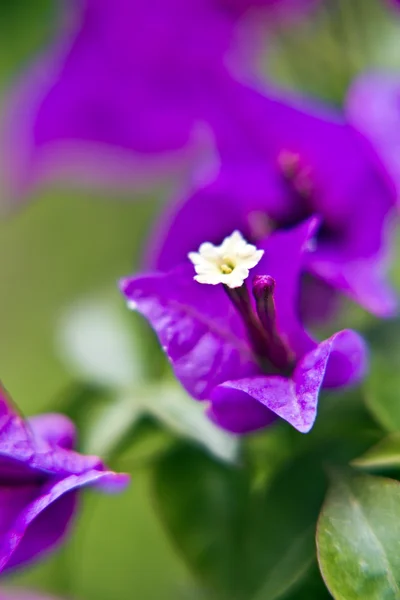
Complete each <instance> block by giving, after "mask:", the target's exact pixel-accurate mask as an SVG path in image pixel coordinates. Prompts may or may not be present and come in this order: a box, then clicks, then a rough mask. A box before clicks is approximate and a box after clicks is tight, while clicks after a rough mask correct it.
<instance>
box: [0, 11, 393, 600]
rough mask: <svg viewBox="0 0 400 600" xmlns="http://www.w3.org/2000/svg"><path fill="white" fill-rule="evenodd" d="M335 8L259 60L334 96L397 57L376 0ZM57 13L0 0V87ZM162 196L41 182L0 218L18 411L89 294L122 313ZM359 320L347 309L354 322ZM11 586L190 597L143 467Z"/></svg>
mask: <svg viewBox="0 0 400 600" xmlns="http://www.w3.org/2000/svg"><path fill="white" fill-rule="evenodd" d="M328 4H329V2H328ZM342 4H343V5H344V6H345V5H351V6H352V8H351V10H344V11H343V14H342V15H341V17H340V18H341V19H345V21H342V22H341V23H339V24H338V22H337V19H336V20H335V21H334V22H332V18H331V15H330V14H329V10H328V11H326V10H325V9H323V10H321V11H320V12H319V13H318V14H317V16H316V17H315V18H314V19H312V20H311V21H309V22H307V23H304V24H298V26H297V28H296V29H295V30H294V29H293V28H291V29H290V30H289V29H287V28H285V29H283V28H282V29H280V30H279V31H278V32H276V33H275V35H274V39H273V44H272V46H271V47H270V52H269V55H268V57H267V58H266V59H265V61H264V63H265V64H264V67H265V65H267V67H268V70H269V73H270V74H272V75H273V77H274V78H275V79H276V80H277V81H279V82H280V83H282V84H284V85H289V86H290V87H297V88H300V89H302V90H304V91H307V92H310V93H314V94H317V95H319V96H321V97H322V98H324V99H327V100H330V101H332V102H334V103H340V102H341V100H342V98H343V95H344V92H345V89H346V87H347V85H348V83H349V82H350V81H351V79H352V77H353V76H354V75H355V74H356V73H357V72H359V71H361V70H362V69H363V68H364V67H366V66H388V67H396V66H398V65H400V36H399V33H400V29H399V26H398V23H395V22H393V19H391V18H390V17H389V16H388V14H387V13H386V11H385V10H384V8H383V2H380V1H379V0H344V1H342ZM360 15H361V16H360ZM55 21H56V2H51V1H50V0H33V1H31V2H26V0H1V1H0V85H1V93H2V95H4V94H5V93H6V91H7V89H8V86H10V85H11V84H12V82H13V80H14V78H15V77H17V76H18V74H20V73H21V71H22V70H23V68H24V67H25V66H26V65H28V64H29V62H30V61H31V60H32V59H33V58H34V56H35V53H36V52H37V51H39V50H40V49H41V48H43V47H45V46H46V44H48V43H49V41H50V40H51V39H52V36H54V34H55ZM343 35H344V36H345V37H343ZM0 193H1V192H0ZM167 195H168V193H167V192H166V190H158V191H157V190H155V191H154V192H153V193H149V194H147V195H146V194H141V195H140V196H137V195H135V194H134V193H131V194H128V193H124V194H121V193H118V192H114V193H110V194H108V195H107V196H106V195H105V194H96V193H94V192H91V193H89V192H82V191H71V190H65V189H64V190H61V189H56V188H53V189H47V190H46V191H44V192H43V193H40V194H38V195H37V197H35V198H33V199H32V201H31V202H30V203H28V204H27V205H26V206H25V207H23V208H21V209H20V210H18V211H17V212H15V213H14V214H12V215H10V216H8V217H7V218H6V219H3V221H2V222H1V223H0V280H1V282H2V293H1V295H0V320H1V338H0V366H1V378H2V380H3V382H4V385H5V386H6V388H7V389H8V391H9V392H10V395H11V396H12V397H13V398H14V399H15V401H16V402H17V403H18V405H19V407H20V409H21V410H22V411H23V413H25V414H32V413H36V412H39V411H42V410H46V409H48V408H49V407H51V408H52V410H55V409H57V407H58V406H59V407H60V408H62V399H63V398H64V396H65V393H66V391H68V390H69V389H70V388H71V386H72V385H73V383H74V382H75V381H76V380H77V377H76V376H74V374H73V372H72V371H71V369H68V368H67V367H66V365H65V363H64V361H63V360H62V359H61V357H60V353H59V351H58V350H57V347H56V337H57V334H56V332H57V328H58V327H59V323H60V318H61V316H62V315H63V314H64V312H65V310H66V309H67V308H68V307H69V306H70V304H71V303H73V302H75V301H77V300H80V299H81V298H84V297H85V296H86V295H88V294H91V295H92V296H93V294H96V293H97V292H99V293H100V292H101V293H107V294H108V295H109V297H110V298H111V302H112V303H114V304H115V305H116V306H120V307H121V310H123V306H124V303H123V300H122V299H121V298H120V297H119V292H118V290H117V286H116V282H117V281H118V279H119V278H120V277H121V276H122V275H125V274H127V273H129V272H132V271H133V270H134V269H135V266H136V265H137V264H138V260H139V256H140V250H141V247H142V243H143V241H144V238H145V235H146V232H147V231H148V229H149V227H150V225H151V223H152V219H153V218H154V216H155V215H156V214H157V210H158V209H159V207H160V205H161V203H162V202H163V201H165V198H166V196H167ZM399 273H400V269H399ZM399 273H396V272H395V273H394V277H395V279H397V280H398V279H399V278H400V275H399ZM364 317H365V316H364V315H362V316H360V315H359V314H357V318H359V319H360V322H361V323H363V324H364ZM368 324H369V320H368ZM194 510H195V507H194ZM10 583H13V584H14V583H15V584H18V585H24V586H27V587H36V588H37V589H43V590H49V591H54V592H56V593H60V594H71V595H72V596H73V597H76V598H77V599H81V600H103V599H104V600H109V599H110V598H112V599H116V600H128V599H131V598H133V597H135V598H139V599H144V600H146V599H149V600H152V599H153V598H154V599H156V598H166V599H168V598H173V599H175V598H176V599H180V598H182V599H190V598H193V599H195V598H200V595H199V592H198V591H196V586H195V584H194V582H193V580H192V578H191V576H190V574H189V572H188V570H187V569H186V567H185V565H184V563H183V561H182V560H181V559H180V557H179V556H178V555H177V553H176V552H175V551H174V548H173V545H172V544H171V542H170V541H169V539H167V536H166V534H165V533H164V531H163V529H162V525H161V523H160V521H159V519H158V517H157V515H156V512H155V510H154V507H153V503H152V496H151V493H150V485H149V472H148V469H147V468H146V464H145V463H144V465H143V466H140V465H139V466H138V468H137V469H135V471H134V473H133V476H132V485H131V487H130V488H129V490H128V492H127V493H125V494H123V495H121V496H118V497H99V496H97V495H95V494H91V493H87V494H86V495H85V498H84V502H83V510H82V512H81V514H80V516H79V519H78V523H77V524H76V527H75V528H74V533H73V535H72V537H71V540H70V542H69V544H68V545H67V546H66V547H65V548H64V549H62V550H61V551H60V552H58V553H57V554H55V555H54V556H52V557H51V558H50V559H49V560H47V561H46V562H44V563H42V564H41V565H39V566H35V567H33V568H31V569H29V570H28V571H27V572H25V573H23V574H18V575H15V576H13V577H12V578H11V580H10ZM266 600H267V599H266Z"/></svg>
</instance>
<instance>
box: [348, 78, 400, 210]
mask: <svg viewBox="0 0 400 600" xmlns="http://www.w3.org/2000/svg"><path fill="white" fill-rule="evenodd" d="M347 112H348V115H349V119H350V120H351V122H352V123H353V124H354V126H355V127H357V128H358V129H359V130H360V131H361V132H362V133H363V134H364V135H365V136H366V137H367V138H368V139H369V140H370V141H371V143H372V144H373V145H374V147H375V149H376V151H377V153H378V155H379V157H380V159H381V160H382V162H383V163H384V165H385V167H386V169H387V171H388V172H389V174H390V175H391V177H392V179H393V182H394V185H395V186H396V190H397V199H399V198H400V158H399V156H400V77H399V76H398V75H396V74H395V73H385V72H374V73H366V74H364V75H362V76H360V77H359V78H358V79H356V80H355V81H354V82H353V84H352V86H351V88H350V93H349V96H348V101H347Z"/></svg>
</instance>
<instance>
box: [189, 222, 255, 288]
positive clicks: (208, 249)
mask: <svg viewBox="0 0 400 600" xmlns="http://www.w3.org/2000/svg"><path fill="white" fill-rule="evenodd" d="M263 254H264V250H257V248H256V247H255V246H253V245H252V244H248V243H247V241H246V240H245V239H244V237H243V236H242V234H241V233H240V232H239V231H234V232H233V233H232V234H231V235H230V236H228V237H226V238H225V239H224V241H223V242H222V244H221V245H220V246H214V244H210V243H209V242H205V243H204V244H201V246H200V248H199V250H198V252H190V253H189V254H188V258H189V260H190V261H191V262H192V263H193V265H194V269H195V271H196V274H195V276H194V279H195V280H196V281H197V282H198V283H206V284H209V285H216V284H218V283H223V284H224V285H226V286H228V287H229V288H232V289H233V288H238V287H240V286H241V285H243V282H244V281H245V280H246V279H247V277H248V276H249V271H250V269H252V268H253V267H255V266H256V265H257V264H258V263H259V262H260V260H261V257H262V255H263Z"/></svg>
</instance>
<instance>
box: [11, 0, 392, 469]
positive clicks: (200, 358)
mask: <svg viewBox="0 0 400 600" xmlns="http://www.w3.org/2000/svg"><path fill="white" fill-rule="evenodd" d="M313 4H318V3H317V2H316V1H315V2H313V1H312V0H191V1H190V2H187V0H152V1H151V2H149V1H147V0H146V1H145V0H135V1H132V0H117V2H115V0H114V1H113V2H111V1H110V0H81V1H80V2H78V3H74V9H75V10H76V12H77V14H75V19H74V20H73V23H74V26H73V29H74V31H73V35H71V30H70V28H66V27H65V31H66V34H65V39H64V40H62V41H61V42H59V43H58V45H57V48H56V49H55V48H52V49H51V53H49V54H48V56H45V57H43V58H41V59H40V60H39V61H38V63H37V64H36V65H35V67H34V68H33V69H32V70H31V72H30V73H29V74H28V76H27V77H25V78H24V81H23V85H21V86H20V87H19V89H18V90H17V91H16V94H15V96H14V97H13V102H12V110H11V112H10V111H9V112H7V113H6V114H7V123H8V128H7V129H8V131H7V132H6V133H7V135H6V136H5V139H6V140H7V144H8V146H7V147H8V148H14V149H15V148H16V149H17V150H15V151H14V152H10V156H11V157H12V164H10V163H7V164H8V173H9V176H10V182H11V185H12V184H13V183H15V182H18V185H15V186H14V188H13V189H14V191H15V192H16V193H21V191H23V190H24V189H26V188H27V187H29V186H30V185H32V184H33V183H36V182H38V181H40V180H41V179H42V178H44V179H46V178H48V177H49V176H54V175H55V174H57V173H58V174H59V171H60V169H61V171H63V169H64V174H65V173H71V172H74V174H75V175H76V174H77V171H78V172H79V173H78V174H81V175H83V176H84V178H87V179H93V175H94V178H95V179H96V180H97V181H104V176H106V177H107V178H108V176H109V175H110V174H111V175H113V176H114V177H115V176H117V179H118V181H119V182H121V181H126V178H125V175H127V173H128V179H131V180H132V179H133V180H134V182H135V184H136V185H139V184H140V183H141V180H142V178H143V175H144V179H146V177H147V178H148V177H149V174H150V175H151V178H154V177H155V175H156V173H158V171H156V167H157V169H158V167H160V166H161V170H164V171H167V172H170V171H171V169H172V167H173V165H174V164H179V165H182V158H185V160H184V161H183V163H184V164H185V165H186V166H187V161H186V158H187V156H189V155H190V156H191V158H193V156H195V157H196V164H195V166H196V168H194V167H193V170H192V171H191V173H192V177H191V181H192V185H191V186H190V189H186V191H185V193H184V194H183V195H182V196H181V198H180V200H179V201H178V202H175V203H173V204H172V205H171V206H168V207H167V209H166V210H165V211H164V213H163V214H162V215H161V217H160V219H159V222H158V223H157V226H156V228H155V229H154V231H153V234H152V236H151V240H150V242H149V245H148V251H147V254H146V268H148V270H149V271H150V273H149V274H147V275H135V276H133V277H131V278H128V279H125V280H123V281H122V283H121V287H122V291H123V293H124V294H125V296H126V298H127V299H128V303H129V305H130V307H131V308H134V309H135V310H138V311H139V312H140V313H141V314H143V315H144V316H145V317H146V319H147V320H148V321H149V322H150V323H151V325H152V327H153V328H154V330H155V331H156V333H157V335H158V337H159V339H160V342H161V344H162V346H163V348H164V350H165V352H166V353H167V355H168V357H169V360H170V361H171V363H172V365H173V368H174V371H175V374H176V376H177V378H178V379H179V380H180V381H181V382H182V384H183V385H184V386H185V388H186V389H187V390H188V391H189V392H190V394H191V395H192V396H193V397H194V398H196V399H198V400H202V401H206V402H208V403H209V408H208V412H209V415H210V417H211V418H212V419H213V420H214V421H215V422H216V423H218V424H219V425H221V426H222V427H224V428H225V429H228V430H230V431H233V432H238V433H245V432H249V431H252V430H254V429H258V428H261V427H264V426H266V425H268V424H269V423H271V422H272V421H273V420H274V419H276V418H277V417H280V418H282V419H285V420H286V421H288V422H289V423H290V424H292V425H293V426H294V427H295V428H297V429H298V430H299V431H302V432H306V431H309V429H310V428H311V427H312V425H313V423H314V420H315V417H316V412H317V401H318V395H319V391H320V389H321V388H328V387H330V388H339V387H342V386H345V385H348V384H351V383H354V382H357V381H359V380H360V378H361V377H362V376H363V374H364V373H365V370H366V363H367V358H366V354H367V353H366V348H365V344H364V342H363V340H362V339H361V338H360V337H359V336H358V335H357V334H356V333H354V332H353V331H350V330H346V331H340V332H338V333H336V334H334V335H332V336H331V337H330V338H329V339H327V340H325V341H322V342H318V341H316V340H315V339H314V338H313V337H312V336H311V335H310V334H309V333H308V332H307V331H306V325H307V324H308V323H309V322H310V321H312V320H314V321H316V320H317V318H320V317H321V316H322V317H323V318H327V317H329V315H330V313H331V310H332V303H333V302H335V300H336V298H337V297H338V296H340V295H345V296H347V297H348V298H350V299H351V300H352V301H354V302H356V303H358V304H360V305H361V306H362V307H364V308H365V309H366V310H368V311H370V312H371V313H373V314H375V315H377V316H380V317H388V316H391V315H393V314H394V313H395V312H396V310H397V299H396V296H395V294H394V292H393V291H392V289H391V288H390V286H389V285H388V283H387V280H386V269H387V264H388V258H389V252H390V246H391V233H392V231H391V230H392V223H393V215H394V213H395V210H396V203H397V196H398V190H399V187H400V182H399V179H400V168H399V165H398V164H397V163H398V157H397V154H398V153H397V145H398V141H397V135H398V131H397V129H398V128H397V127H396V126H397V124H398V122H399V118H400V117H399V114H398V106H397V105H398V102H397V92H398V81H397V80H396V78H394V77H389V76H382V75H369V76H366V77H365V78H361V79H360V80H359V81H358V82H356V83H355V84H354V86H353V88H352V89H351V90H350V92H349V95H348V98H347V101H346V103H345V107H346V108H345V110H342V111H341V110H334V109H333V108H332V107H329V106H325V105H323V104H322V103H319V102H318V101H316V100H311V99H306V98H304V97H302V96H296V95H295V94H283V93H282V92H280V91H278V90H276V89H273V88H272V86H270V87H267V88H266V87H265V86H264V85H261V84H260V82H257V83H255V82H254V81H255V72H256V71H255V68H254V67H255V63H256V59H257V50H258V49H259V47H260V46H259V37H258V35H256V33H257V32H258V30H259V29H261V30H262V32H263V35H264V34H265V33H266V32H267V31H268V28H269V27H270V26H271V24H273V23H274V22H275V21H276V19H282V18H287V17H288V16H289V17H290V18H293V15H296V16H298V15H299V12H302V13H304V12H305V13H307V10H308V9H310V8H311V7H312V6H313ZM306 9H307V10H306ZM69 16H70V15H67V14H65V15H64V17H65V21H68V23H71V20H70V19H69ZM267 37H268V36H267ZM249 81H252V82H253V83H252V84H249V83H244V82H249ZM13 114H14V116H15V115H17V119H18V127H15V118H13ZM210 142H211V146H212V150H211V149H210ZM194 147H195V148H196V151H195V152H194V154H193V153H192V151H193V148H194ZM199 148H200V149H201V151H200V153H199ZM178 158H179V160H178V161H177V159H178ZM204 160H205V164H207V165H208V166H209V165H210V163H211V162H212V165H213V168H212V169H207V170H204V168H203V167H204ZM176 161H177V163H176ZM145 165H147V167H148V166H149V165H151V171H149V170H148V169H146V168H145ZM137 167H139V168H137ZM71 170H72V171H71ZM205 173H206V175H205ZM210 173H211V174H210ZM113 181H115V178H114V179H113ZM80 460H83V459H80ZM79 464H80V463H79ZM90 472H92V471H90ZM85 473H86V471H85ZM96 473H97V474H98V473H102V471H101V470H99V469H97V471H96ZM75 475H76V474H75ZM85 476H86V475H85ZM99 477H100V475H99ZM101 477H105V476H104V475H102V476H101ZM101 477H100V478H101Z"/></svg>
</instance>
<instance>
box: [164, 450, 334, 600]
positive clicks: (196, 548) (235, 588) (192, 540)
mask: <svg viewBox="0 0 400 600" xmlns="http://www.w3.org/2000/svg"><path fill="white" fill-rule="evenodd" d="M249 472H251V471H250V469H248V468H245V469H244V468H241V469H238V468H236V469H235V468H232V467H229V466H227V465H221V464H218V463H217V462H216V461H214V460H212V459H211V457H209V456H207V455H205V454H203V453H202V452H201V451H200V450H197V449H194V448H191V447H190V446H180V447H179V448H178V449H174V451H173V452H170V453H169V454H167V455H166V456H164V457H163V458H162V460H161V461H160V462H159V464H158V465H157V468H156V469H155V473H154V489H155V498H156V507H157V509H158V511H159V513H160V515H161V518H162V521H163V522H164V525H165V527H166V529H167V531H168V532H169V534H170V536H171V538H172V539H173V541H174V543H175V545H176V547H177V548H178V549H179V550H180V552H181V554H182V556H183V558H184V559H185V560H186V562H187V563H188V565H189V567H190V568H191V569H192V571H193V572H194V573H195V574H196V575H197V577H198V578H199V579H200V581H201V582H202V583H203V584H204V585H205V586H206V587H207V588H208V589H209V590H210V591H213V592H216V593H218V594H220V595H222V597H223V598H225V597H226V598H231V599H232V598H235V599H236V598H238V599H239V598H240V599H246V600H247V599H248V598H253V597H254V598H255V599H256V600H267V599H268V600H275V599H277V598H281V597H282V596H283V595H284V594H285V593H287V592H288V591H289V590H290V589H291V588H292V587H294V586H297V585H298V584H299V583H300V582H301V580H302V578H303V577H304V576H305V574H306V573H307V570H308V569H309V567H310V566H311V565H312V563H313V560H315V541H314V531H315V524H316V521H317V517H318V512H319V509H320V505H321V503H322V500H323V496H324V493H325V490H326V482H325V477H324V473H323V470H322V467H321V466H320V464H319V455H318V457H317V456H314V457H301V460H297V459H296V460H295V461H293V462H292V463H290V464H289V465H287V466H286V467H285V468H283V469H281V470H280V472H279V473H278V475H277V476H276V477H275V478H274V479H273V480H272V481H270V482H268V485H267V487H265V486H264V487H263V488H261V489H260V488H259V487H257V486H256V487H254V486H253V485H252V484H251V481H250V480H249V477H248V475H249Z"/></svg>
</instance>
